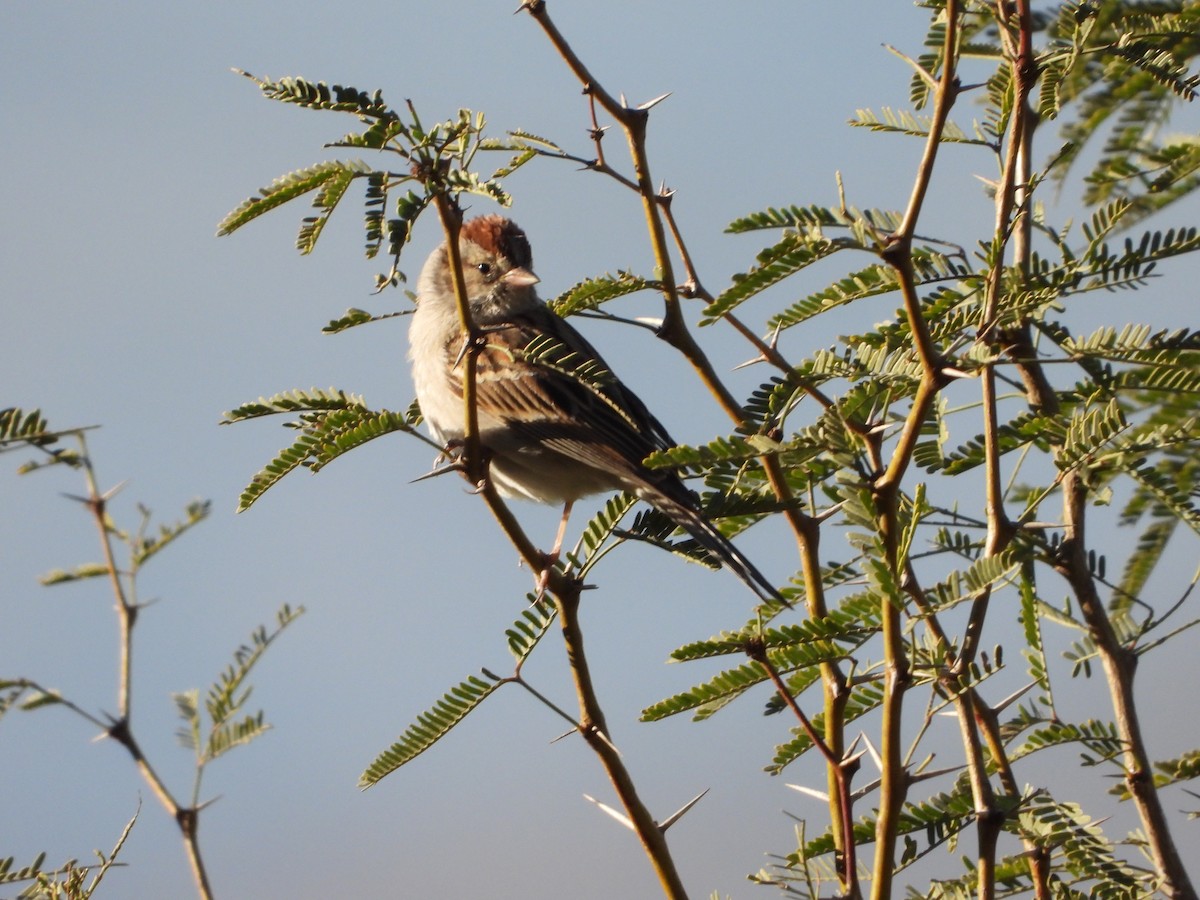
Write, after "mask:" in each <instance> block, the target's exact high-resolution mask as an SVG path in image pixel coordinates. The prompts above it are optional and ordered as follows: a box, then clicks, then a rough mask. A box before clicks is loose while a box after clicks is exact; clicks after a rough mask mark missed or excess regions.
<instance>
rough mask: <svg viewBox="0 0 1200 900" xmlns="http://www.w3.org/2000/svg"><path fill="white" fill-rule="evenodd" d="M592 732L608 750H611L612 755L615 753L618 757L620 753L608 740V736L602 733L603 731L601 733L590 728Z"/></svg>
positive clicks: (597, 729) (596, 729)
mask: <svg viewBox="0 0 1200 900" xmlns="http://www.w3.org/2000/svg"><path fill="white" fill-rule="evenodd" d="M592 731H593V732H594V733H595V734H596V736H597V737H598V738H600V740H602V741H604V743H606V744H607V745H608V749H610V750H612V752H613V753H615V754H617V756H620V755H621V751H620V750H618V749H617V745H616V744H614V743H613V742H612V741H610V740H609V739H608V735H607V734H605V733H604V732H603V731H601V730H600V729H599V728H592Z"/></svg>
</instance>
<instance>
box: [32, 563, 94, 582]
mask: <svg viewBox="0 0 1200 900" xmlns="http://www.w3.org/2000/svg"><path fill="white" fill-rule="evenodd" d="M107 576H108V566H106V565H104V563H84V564H83V565H81V566H76V567H75V568H74V569H71V570H70V571H69V572H68V571H66V570H64V569H53V570H52V571H49V572H47V573H46V574H45V575H42V576H41V577H40V578H38V582H39V583H41V584H44V585H47V586H49V585H52V584H65V583H66V582H68V581H83V580H84V579H85V578H101V577H107Z"/></svg>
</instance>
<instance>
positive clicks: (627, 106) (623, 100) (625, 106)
mask: <svg viewBox="0 0 1200 900" xmlns="http://www.w3.org/2000/svg"><path fill="white" fill-rule="evenodd" d="M621 106H623V107H624V108H625V109H629V103H628V102H627V101H626V100H625V95H624V94H622V95H621ZM588 799H591V798H590V797H589V798H588Z"/></svg>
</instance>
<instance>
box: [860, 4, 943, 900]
mask: <svg viewBox="0 0 1200 900" xmlns="http://www.w3.org/2000/svg"><path fill="white" fill-rule="evenodd" d="M944 15H945V19H946V34H945V42H944V44H943V48H942V72H941V78H940V80H939V82H938V87H937V90H936V93H935V99H934V109H933V116H932V122H931V124H930V128H929V135H928V138H927V140H926V142H925V151H924V153H923V155H922V158H921V163H920V165H919V166H918V168H917V175H916V179H915V180H914V183H913V189H912V194H911V195H910V197H909V201H908V206H907V208H906V209H905V213H904V218H903V220H902V221H901V224H900V227H899V229H897V231H896V233H895V234H894V235H892V237H891V239H890V241H889V244H888V246H887V247H886V248H885V249H884V252H883V258H884V259H885V260H886V261H887V262H888V264H890V265H891V266H892V268H893V269H894V270H895V271H896V274H897V277H898V280H899V284H900V291H901V295H902V297H903V299H904V309H905V313H906V318H907V320H908V324H909V329H910V331H911V332H912V335H913V343H914V345H915V347H916V351H917V355H918V357H919V358H920V360H921V368H922V371H923V375H922V377H921V383H920V385H918V387H917V393H916V396H915V397H914V398H913V402H912V407H911V409H910V410H909V412H908V415H907V416H906V417H905V422H904V428H903V429H902V431H901V433H900V436H899V438H898V439H897V441H896V445H895V447H894V448H893V450H892V455H891V460H890V462H889V463H888V466H887V468H886V469H885V470H884V471H883V472H881V473H879V476H878V477H877V478H876V480H875V483H874V484H873V485H872V491H873V495H874V502H875V513H876V517H877V521H878V523H879V532H880V537H881V539H882V541H883V546H884V553H885V555H886V562H887V565H888V567H889V568H890V569H891V571H892V572H893V573H894V575H895V580H896V583H897V584H902V583H903V577H902V576H903V572H904V571H905V570H906V569H907V563H906V561H902V560H900V559H899V558H898V557H899V540H900V524H899V493H900V483H901V480H902V479H903V477H904V473H905V471H906V470H907V468H908V465H909V464H910V463H911V461H912V453H913V450H914V448H915V447H916V443H917V440H918V438H919V437H920V431H921V427H922V425H923V424H924V422H925V420H926V418H927V417H928V416H929V411H930V410H931V409H932V407H933V403H934V400H935V399H936V397H937V395H938V392H939V391H940V390H941V388H942V387H943V386H944V385H945V383H946V376H945V374H944V372H943V371H942V360H941V355H940V354H939V353H938V351H937V348H936V347H935V346H934V343H933V338H932V336H931V334H930V331H929V326H928V324H927V323H926V322H925V319H924V317H923V316H922V314H921V303H920V297H919V296H918V294H917V289H916V275H915V272H914V269H913V261H912V243H913V235H914V233H915V232H916V227H917V222H918V220H919V218H920V215H921V209H922V207H923V205H924V203H925V197H926V195H927V193H928V190H929V184H930V181H931V179H932V177H933V167H934V163H935V161H936V159H937V152H938V146H939V144H940V142H941V138H942V131H943V129H944V128H945V124H946V121H947V118H948V116H949V113H950V108H951V107H952V106H953V105H954V101H955V99H956V98H957V96H958V76H957V74H956V69H955V61H956V58H957V52H958V16H959V10H958V2H957V0H947V3H946V9H945V13H944ZM880 604H881V619H882V631H883V649H884V671H885V682H884V684H885V687H884V695H883V711H882V712H883V722H882V724H881V727H880V730H881V734H880V754H881V757H882V775H881V779H880V787H879V814H878V817H877V818H876V821H875V860H874V868H873V872H872V879H871V895H872V897H873V898H878V900H884V898H888V897H891V895H892V878H893V873H894V860H895V854H896V839H897V829H898V827H899V822H900V818H899V817H900V811H901V808H902V807H903V804H904V800H905V797H906V796H907V793H908V785H909V776H908V772H907V769H906V767H905V763H904V747H903V745H902V740H901V720H902V717H903V716H902V714H903V705H904V695H905V692H906V691H907V689H908V686H909V684H910V680H911V678H910V673H909V662H908V657H907V648H906V641H905V639H904V630H903V621H902V611H901V610H900V609H899V608H898V606H897V604H896V603H895V602H894V600H893V598H891V597H888V596H884V597H882V598H880Z"/></svg>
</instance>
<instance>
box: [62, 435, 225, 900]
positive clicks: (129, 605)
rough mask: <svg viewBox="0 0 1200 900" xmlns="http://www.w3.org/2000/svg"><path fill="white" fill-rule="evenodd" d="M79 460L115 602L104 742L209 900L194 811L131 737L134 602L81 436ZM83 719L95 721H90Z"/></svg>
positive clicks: (202, 896) (104, 500)
mask: <svg viewBox="0 0 1200 900" xmlns="http://www.w3.org/2000/svg"><path fill="white" fill-rule="evenodd" d="M79 445H80V458H81V459H82V460H83V471H84V477H85V479H86V483H87V491H88V495H87V504H86V505H87V507H88V509H89V510H90V511H91V513H92V518H93V520H94V521H95V523H96V530H97V531H98V532H99V535H100V547H101V551H102V552H103V554H104V565H105V567H106V568H107V570H108V576H109V584H110V586H111V587H112V591H113V596H114V597H115V599H116V610H117V624H118V627H119V631H120V643H121V653H120V662H119V669H118V673H117V712H118V717H117V720H116V721H115V722H112V723H111V724H110V725H109V726H108V728H107V732H106V733H107V736H108V737H110V738H112V739H113V740H115V741H116V742H117V743H118V744H120V745H121V746H122V747H124V748H125V749H126V751H128V753H129V755H130V756H131V757H132V758H133V761H134V765H136V766H137V769H138V772H140V773H141V775H142V779H143V780H144V781H145V782H146V784H147V785H149V787H150V790H151V791H153V793H154V796H156V797H157V798H158V800H159V802H160V803H161V804H162V805H163V807H164V808H165V809H166V811H167V812H168V813H169V814H170V815H171V817H172V818H173V819H175V822H176V824H177V825H178V826H179V829H180V834H181V835H182V837H183V845H184V849H185V851H186V852H187V855H188V862H189V863H190V864H191V867H192V875H193V877H194V878H195V881H196V890H197V892H198V893H199V895H200V897H201V900H212V887H211V886H210V884H209V881H208V872H207V870H206V869H205V867H204V862H203V860H202V859H201V857H200V844H199V841H198V839H197V837H196V827H197V822H196V816H197V810H195V809H194V808H190V807H183V806H181V805H180V804H179V802H178V801H177V800H176V799H175V797H174V795H173V794H172V793H171V791H170V790H169V789H168V788H167V786H166V784H165V783H164V782H163V780H162V779H161V778H160V777H159V775H158V772H156V771H155V770H154V767H153V766H151V765H150V762H149V761H148V760H147V759H146V757H145V754H143V753H142V749H141V747H140V746H139V745H138V742H137V740H136V739H135V738H134V736H133V730H132V726H131V716H132V712H133V691H132V686H133V627H134V625H135V624H136V623H137V616H138V610H139V609H140V607H139V606H138V605H137V602H136V600H134V598H133V597H132V596H131V595H132V587H131V588H130V589H128V590H127V589H126V587H125V584H124V582H123V581H122V580H121V571H120V569H119V568H118V567H117V562H116V556H115V554H114V552H113V546H112V531H111V529H110V527H109V518H108V512H107V508H106V507H107V497H106V496H105V495H104V494H102V493H101V492H100V490H99V487H98V485H97V481H96V473H95V470H94V469H93V468H92V461H91V457H90V456H89V455H88V452H87V445H86V443H85V440H84V437H83V435H82V434H80V435H79ZM135 576H136V569H135V571H132V572H131V573H130V576H129V577H130V579H131V581H132V579H133V578H134V577H135ZM87 718H88V719H91V720H92V721H95V720H94V719H93V718H92V717H91V716H87Z"/></svg>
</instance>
